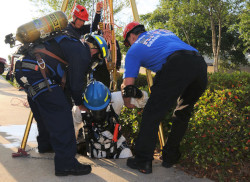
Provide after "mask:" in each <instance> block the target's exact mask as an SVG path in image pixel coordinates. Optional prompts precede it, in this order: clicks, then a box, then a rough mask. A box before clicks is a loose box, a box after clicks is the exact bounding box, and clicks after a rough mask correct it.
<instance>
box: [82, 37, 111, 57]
mask: <svg viewBox="0 0 250 182" xmlns="http://www.w3.org/2000/svg"><path fill="white" fill-rule="evenodd" d="M86 41H88V42H92V43H94V44H95V45H97V46H98V48H99V50H100V52H101V56H102V58H106V57H107V56H108V44H107V42H106V41H105V39H104V38H103V37H101V36H100V35H87V36H86ZM93 41H94V42H93Z"/></svg>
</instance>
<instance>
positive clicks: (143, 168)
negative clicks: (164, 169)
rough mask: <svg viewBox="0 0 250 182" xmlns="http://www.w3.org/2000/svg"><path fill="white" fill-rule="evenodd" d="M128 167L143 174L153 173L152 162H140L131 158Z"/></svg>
mask: <svg viewBox="0 0 250 182" xmlns="http://www.w3.org/2000/svg"><path fill="white" fill-rule="evenodd" d="M127 166H128V167H130V168H132V169H138V170H139V171H140V172H141V173H144V174H149V173H152V160H150V161H143V162H141V161H140V162H139V161H138V160H137V159H135V158H133V157H130V158H128V160H127Z"/></svg>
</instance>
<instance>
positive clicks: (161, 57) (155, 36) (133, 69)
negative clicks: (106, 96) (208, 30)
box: [123, 29, 198, 78]
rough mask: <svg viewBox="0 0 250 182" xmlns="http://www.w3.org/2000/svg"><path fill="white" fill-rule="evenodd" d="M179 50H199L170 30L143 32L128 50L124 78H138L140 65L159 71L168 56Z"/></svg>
mask: <svg viewBox="0 0 250 182" xmlns="http://www.w3.org/2000/svg"><path fill="white" fill-rule="evenodd" d="M178 50H190V51H197V50H196V49H195V48H193V47H192V46H190V45H188V44H186V43H185V42H183V41H182V40H181V39H180V38H179V37H177V36H176V35H175V34H174V33H173V32H171V31H169V30H163V29H157V30H152V31H148V32H143V33H141V34H140V35H139V37H138V39H137V40H136V42H135V43H134V44H133V45H132V46H131V47H130V49H129V50H128V52H127V55H126V58H125V70H124V75H123V78H127V77H133V78H136V77H137V76H138V74H139V70H140V66H142V67H144V68H147V69H149V70H151V71H153V72H157V71H159V70H160V69H161V68H162V65H163V64H164V63H166V61H167V57H168V56H169V55H171V54H172V53H173V52H175V51H178ZM197 52H198V51H197Z"/></svg>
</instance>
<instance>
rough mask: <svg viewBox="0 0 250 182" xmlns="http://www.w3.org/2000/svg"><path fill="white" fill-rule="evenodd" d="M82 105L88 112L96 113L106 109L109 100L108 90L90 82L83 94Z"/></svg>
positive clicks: (103, 86) (100, 83)
mask: <svg viewBox="0 0 250 182" xmlns="http://www.w3.org/2000/svg"><path fill="white" fill-rule="evenodd" d="M83 98H84V101H83V103H84V105H85V107H87V108H88V109H89V110H93V111H98V110H102V109H104V108H106V107H107V106H108V104H109V102H110V99H111V93H110V90H109V89H108V88H107V87H106V86H105V85H104V84H103V83H102V82H99V81H96V80H93V81H92V82H90V83H89V84H88V86H87V88H86V90H85V93H84V94H83Z"/></svg>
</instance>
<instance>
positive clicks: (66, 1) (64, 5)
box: [61, 0, 69, 12]
mask: <svg viewBox="0 0 250 182" xmlns="http://www.w3.org/2000/svg"><path fill="white" fill-rule="evenodd" d="M68 3H69V0H64V1H63V3H62V7H61V11H63V12H65V11H66V9H67V6H68Z"/></svg>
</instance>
